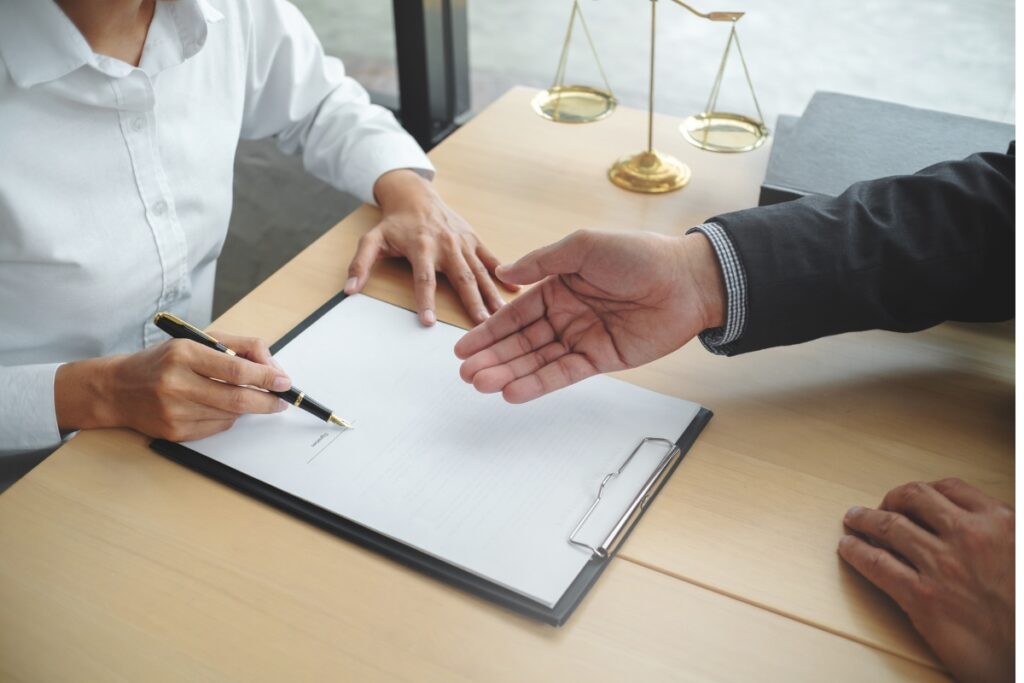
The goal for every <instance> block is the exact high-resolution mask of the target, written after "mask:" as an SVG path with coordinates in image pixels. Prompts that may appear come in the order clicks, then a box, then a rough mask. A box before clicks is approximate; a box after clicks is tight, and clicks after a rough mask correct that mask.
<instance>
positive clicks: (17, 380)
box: [0, 0, 432, 490]
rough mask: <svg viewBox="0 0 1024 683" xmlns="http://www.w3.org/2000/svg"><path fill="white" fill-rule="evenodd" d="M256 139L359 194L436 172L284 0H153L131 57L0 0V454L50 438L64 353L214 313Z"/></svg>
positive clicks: (50, 6) (38, 7)
mask: <svg viewBox="0 0 1024 683" xmlns="http://www.w3.org/2000/svg"><path fill="white" fill-rule="evenodd" d="M266 137H274V138H275V139H276V140H277V143H278V145H279V146H280V147H281V148H282V149H283V150H284V151H285V152H287V153H297V152H301V153H302V157H303V161H304V163H305V167H306V169H307V170H308V171H309V172H311V173H313V174H314V175H316V176H318V177H320V178H322V179H323V180H325V181H327V182H329V183H331V184H333V185H334V186H336V187H338V188H339V189H342V190H346V191H348V192H351V193H352V194H354V195H356V196H357V197H359V198H361V199H362V200H363V201H366V202H373V185H374V183H375V182H376V180H377V178H379V177H380V176H381V175H382V174H383V173H385V172H387V171H390V170H393V169H397V168H412V169H416V170H418V171H420V172H421V173H424V174H428V175H429V174H430V173H432V167H431V165H430V162H429V161H428V160H427V158H426V156H425V155H424V154H423V151H422V150H421V149H420V148H419V146H418V145H417V144H416V142H415V141H414V140H413V139H412V138H411V137H409V136H408V135H407V134H406V133H405V132H404V131H403V130H402V129H401V127H400V126H399V125H398V123H397V122H396V121H395V119H394V117H393V116H392V115H391V114H390V112H388V111H387V110H385V109H382V108H381V107H377V106H374V105H371V104H370V103H369V98H368V97H367V94H366V92H365V91H364V90H363V88H362V87H360V86H359V84H357V83H356V82H355V81H353V80H352V79H351V78H348V77H347V76H346V75H345V71H344V68H343V66H342V64H341V62H340V61H339V60H337V59H334V58H331V57H325V56H324V54H323V50H322V48H321V47H320V43H319V41H318V40H317V38H316V36H315V35H314V33H313V31H312V29H311V28H310V26H309V24H308V23H307V22H306V20H305V19H304V18H303V17H302V15H301V14H300V13H299V11H298V10H297V9H296V8H295V7H294V6H292V5H291V4H289V3H287V2H285V1H284V0H159V1H158V2H157V6H156V14H155V16H154V17H153V21H152V24H151V26H150V29H149V34H148V36H147V38H146V43H145V47H144V49H143V52H142V58H141V62H140V64H139V66H138V67H134V66H131V65H129V64H126V63H124V62H121V61H119V60H117V59H113V58H110V57H105V56H102V55H97V54H94V53H93V52H92V50H91V49H90V48H89V45H88V43H87V42H86V41H85V39H84V38H83V37H82V35H81V33H80V32H79V31H78V30H77V29H76V28H75V26H74V24H73V23H72V22H71V21H70V20H69V19H68V18H67V17H66V16H65V15H64V13H63V12H62V11H61V10H60V8H59V7H58V6H57V5H56V4H54V2H52V0H0V453H6V454H13V453H19V452H25V451H32V450H41V449H47V448H50V449H52V448H53V447H54V446H56V445H58V444H59V443H60V439H61V435H60V434H59V432H58V429H57V422H56V416H55V411H54V394H53V387H54V375H55V373H56V369H57V367H58V366H59V364H60V363H62V362H68V361H72V360H78V359H83V358H91V357H97V356H106V355H110V354H114V353H124V352H134V351H139V350H140V349H142V348H144V347H147V346H150V345H152V344H156V343H159V342H161V341H163V340H164V339H165V338H166V336H165V335H164V333H163V332H161V331H160V330H158V329H157V328H156V327H155V326H154V325H153V324H152V322H151V321H152V317H153V314H154V313H155V312H157V311H159V310H169V311H172V312H175V313H177V314H178V315H180V316H181V317H183V318H185V319H186V320H190V321H196V322H198V323H200V324H206V323H207V322H208V321H209V319H210V307H211V302H212V298H213V282H214V273H215V270H216V265H217V257H218V255H219V254H220V250H221V245H222V244H223V242H224V237H225V233H226V231H227V226H228V217H229V215H230V213H231V199H232V173H233V163H234V155H235V147H236V146H237V143H238V140H239V138H247V139H252V138H266ZM341 267H344V264H342V263H339V268H341ZM2 469H3V468H2V466H0V470H2ZM0 478H2V477H0ZM0 490H2V486H0Z"/></svg>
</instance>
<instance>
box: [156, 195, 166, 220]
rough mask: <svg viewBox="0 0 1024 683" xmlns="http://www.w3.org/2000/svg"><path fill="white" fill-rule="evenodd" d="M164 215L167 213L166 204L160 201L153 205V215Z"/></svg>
mask: <svg viewBox="0 0 1024 683" xmlns="http://www.w3.org/2000/svg"><path fill="white" fill-rule="evenodd" d="M165 213H167V202H165V201H164V200H162V199H161V200H160V201H158V202H157V203H156V204H154V205H153V215H154V216H163V215H164V214H165Z"/></svg>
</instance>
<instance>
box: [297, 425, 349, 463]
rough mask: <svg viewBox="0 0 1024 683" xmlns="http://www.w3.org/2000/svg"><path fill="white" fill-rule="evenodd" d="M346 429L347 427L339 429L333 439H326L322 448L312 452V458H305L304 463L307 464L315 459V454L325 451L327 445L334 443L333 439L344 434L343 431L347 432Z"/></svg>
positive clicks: (335, 439)
mask: <svg viewBox="0 0 1024 683" xmlns="http://www.w3.org/2000/svg"><path fill="white" fill-rule="evenodd" d="M347 431H348V430H347V429H342V430H341V431H339V432H338V434H337V436H335V437H334V438H333V439H331V440H330V441H328V442H327V443H325V444H324V447H323V448H321V449H320V450H318V451H317V452H316V453H314V454H313V457H312V458H310V459H309V460H307V461H306V464H307V465H308V464H309V463H311V462H313V460H315V459H316V456H318V455H320V454H321V453H323V452H324V451H326V450H327V449H328V447H330V445H331V444H332V443H334V442H335V441H337V440H338V437H339V436H341V435H342V434H344V433H345V432H347Z"/></svg>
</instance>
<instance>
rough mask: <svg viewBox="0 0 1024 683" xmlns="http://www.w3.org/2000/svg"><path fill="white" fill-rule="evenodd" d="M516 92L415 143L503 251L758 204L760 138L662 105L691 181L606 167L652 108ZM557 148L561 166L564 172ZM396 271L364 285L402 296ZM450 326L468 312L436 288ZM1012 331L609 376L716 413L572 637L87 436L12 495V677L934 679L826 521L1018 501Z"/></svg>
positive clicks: (289, 304) (233, 326)
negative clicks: (934, 493) (916, 496)
mask: <svg viewBox="0 0 1024 683" xmlns="http://www.w3.org/2000/svg"><path fill="white" fill-rule="evenodd" d="M531 94H532V93H531V92H530V91H527V90H523V89H516V90H513V91H511V92H510V93H509V94H507V95H506V96H505V97H503V98H502V99H501V100H499V101H498V102H497V103H495V104H494V105H493V106H492V107H491V108H490V109H488V110H487V111H486V112H484V113H482V114H481V115H480V116H478V117H477V118H476V119H474V120H473V121H472V122H470V123H469V124H468V125H467V126H465V127H464V128H463V129H462V130H460V131H459V132H458V133H456V134H455V135H454V136H452V137H451V138H450V139H449V140H447V141H446V142H445V143H443V144H442V145H441V146H440V147H438V148H437V149H436V150H434V152H432V154H431V156H432V158H433V160H434V162H435V164H436V165H437V167H438V170H439V178H438V180H437V184H438V185H439V187H440V189H441V191H442V192H443V194H444V195H445V196H446V198H447V199H448V201H449V202H450V203H451V204H452V205H453V206H454V207H456V208H457V209H458V210H459V211H460V212H462V213H463V215H465V216H466V218H468V219H469V220H470V221H471V222H472V223H473V224H474V225H475V226H476V228H477V229H478V230H479V232H480V234H481V235H482V236H483V238H484V239H485V240H486V241H487V243H488V244H489V245H490V246H491V247H492V248H493V249H495V251H496V252H497V253H498V254H499V255H500V256H501V257H503V258H505V259H508V260H511V259H513V258H515V257H516V256H518V255H520V254H521V253H523V252H525V251H526V250H528V249H531V248H534V247H537V246H540V245H542V244H546V243H548V242H551V241H553V240H555V239H557V238H558V237H561V236H562V235H564V234H566V233H567V232H569V231H571V230H572V229H574V228H577V227H585V226H593V227H617V228H644V229H651V230H659V231H662V232H667V233H674V234H680V233H682V232H683V231H684V230H685V229H686V228H687V227H689V226H690V225H692V224H694V223H697V222H699V221H701V220H703V219H705V218H707V217H708V216H710V215H713V214H714V213H717V212H722V211H726V210H730V209H736V208H742V207H745V206H750V205H753V204H754V203H755V202H756V193H757V186H758V183H759V181H760V178H761V177H762V174H763V170H764V165H765V163H766V161H767V150H760V151H758V152H755V153H752V154H747V155H738V156H727V155H712V154H708V153H704V152H700V151H699V150H696V149H694V148H691V147H689V146H688V145H687V144H686V143H685V142H684V141H683V140H682V139H681V138H680V137H679V136H678V135H677V134H676V133H675V131H674V126H675V124H676V121H675V120H673V119H670V118H663V117H658V119H657V131H656V141H657V144H658V146H659V148H661V149H664V150H665V151H666V152H669V153H672V154H674V155H676V156H678V157H680V158H682V159H683V160H684V161H686V162H687V163H689V164H690V165H691V166H692V168H693V170H694V180H693V182H692V183H691V185H690V186H689V187H688V188H686V189H684V190H683V191H681V192H678V193H675V194H672V195H668V196H663V197H645V196H639V195H633V194H629V193H626V192H624V191H621V190H618V189H617V188H615V187H613V186H611V185H610V184H608V183H607V181H606V180H605V179H604V172H605V168H606V167H607V165H608V163H609V162H610V161H611V160H612V159H614V158H616V157H617V156H618V155H620V154H623V153H626V152H631V151H634V150H635V149H639V148H640V147H641V146H642V145H643V142H644V139H643V117H642V114H640V113H639V112H635V111H630V110H620V111H619V112H617V113H616V114H615V115H614V116H613V117H611V118H610V119H608V120H606V121H603V122H600V123H597V124H593V125H588V126H559V125H555V124H550V123H547V122H544V121H542V120H541V119H539V118H537V117H536V116H535V115H533V114H532V113H531V112H530V110H529V107H528V101H529V98H530V96H531ZM568 160H571V162H570V161H568ZM375 217H376V213H375V211H374V210H373V209H370V208H368V207H364V208H362V209H360V210H359V211H357V212H356V213H354V214H353V215H352V216H350V217H349V218H347V219H346V220H345V221H343V222H342V223H340V224H339V225H338V226H336V227H335V228H333V229H332V230H331V231H330V232H329V233H328V234H327V235H325V236H324V237H323V238H322V239H320V240H319V241H318V242H316V243H315V244H314V245H313V246H311V247H310V248H309V249H307V250H306V251H304V252H303V253H301V254H300V255H299V256H298V257H296V258H295V259H294V260H293V261H292V262H291V263H289V264H288V265H287V266H285V267H284V268H283V269H282V270H281V271H279V272H278V273H276V274H275V275H274V276H273V277H271V278H270V279H269V280H267V281H266V282H265V283H263V284H262V285H260V286H259V287H258V288H257V289H256V290H255V291H254V292H253V293H252V294H250V295H249V296H248V297H246V298H245V300H243V301H242V302H241V303H239V304H238V305H237V306H236V307H234V308H233V309H231V310H230V311H228V313H226V314H225V315H224V316H223V317H222V318H221V319H220V320H219V321H218V322H217V323H216V327H217V328H219V329H222V330H229V331H233V332H239V333H245V334H258V335H262V336H264V337H265V338H267V339H270V340H272V339H275V338H277V337H278V336H280V335H281V334H283V333H284V332H285V331H287V330H288V329H290V328H291V327H292V326H293V325H295V324H296V323H297V322H298V321H300V320H301V319H302V318H304V317H305V316H306V315H307V314H308V313H309V312H310V311H312V310H313V309H314V308H316V307H317V306H318V305H319V304H321V303H322V302H323V301H325V300H326V299H327V298H329V297H330V295H332V294H333V293H334V292H336V291H337V290H339V289H340V288H341V287H342V285H343V283H344V280H345V272H344V266H345V264H347V262H348V259H349V257H350V255H351V254H352V253H353V251H354V248H355V243H356V240H357V239H358V237H359V236H360V235H361V234H362V233H363V232H364V231H365V230H366V229H367V228H369V227H370V226H371V225H372V224H373V223H374V220H375ZM410 280H411V278H410V275H409V271H408V269H407V268H406V267H405V265H404V264H402V263H399V262H392V263H386V264H381V266H379V267H378V269H377V271H376V274H375V276H374V278H373V279H372V280H371V283H370V285H369V287H368V291H369V293H371V294H373V295H375V296H379V297H382V298H385V299H388V300H391V301H393V302H395V303H398V304H401V305H406V306H410V307H411V306H412V304H413V297H412V289H411V286H410ZM438 313H439V316H440V317H441V318H442V319H444V320H448V321H451V322H456V323H460V324H466V322H467V319H466V318H465V316H464V315H463V313H462V312H461V310H460V309H459V307H458V305H457V302H456V301H455V298H454V297H453V296H452V294H451V292H450V291H449V290H448V289H447V288H445V289H444V290H443V291H442V292H441V293H440V295H439V298H438ZM1012 350H1013V329H1012V327H1006V326H993V327H989V328H970V327H966V326H943V327H940V328H936V329H935V330H932V331H929V332H926V333H922V334H917V335H895V334H885V333H869V334H860V335H850V336H846V337H840V338H836V339H831V340H825V341H820V342H815V343H813V344H807V345H803V346H800V347H794V348H789V349H779V350H773V351H767V352H763V353H760V354H755V355H752V356H749V357H740V358H733V359H722V358H717V357H714V356H712V355H710V354H708V353H706V352H705V351H703V350H702V349H700V348H699V346H698V345H697V344H691V345H690V346H688V347H686V348H684V349H683V350H681V351H680V352H678V353H676V354H673V355H672V356H670V357H669V358H666V359H663V360H662V361H659V362H657V363H654V364H652V365H650V366H648V367H646V368H642V369H639V370H635V371H631V372H628V373H623V374H622V377H623V378H625V379H627V380H629V381H633V382H637V383H640V384H644V385H646V386H650V387H652V388H654V389H657V390H659V391H664V392H666V393H671V394H677V395H679V396H682V397H685V398H689V399H692V400H695V401H700V402H702V403H704V404H705V405H707V406H709V407H710V408H712V409H713V410H714V411H715V412H716V417H715V419H714V420H713V421H712V423H711V426H710V428H709V429H708V430H707V431H706V432H705V434H704V435H703V436H702V437H701V439H700V440H699V441H698V443H697V445H696V447H695V448H694V449H693V451H692V452H691V453H690V454H689V455H688V456H687V458H686V460H685V461H684V463H683V465H682V466H681V467H680V469H679V471H678V472H677V473H676V475H675V476H674V477H673V479H672V481H671V483H670V484H669V486H668V487H667V488H666V489H665V491H664V492H663V493H662V495H661V496H660V497H659V499H658V501H657V503H656V504H655V505H654V506H653V508H652V509H651V511H650V512H649V513H648V514H647V516H646V517H645V519H644V521H643V522H642V524H641V525H640V527H639V528H638V530H637V532H636V533H635V534H634V535H633V536H632V538H631V539H630V541H629V542H628V544H627V545H626V546H625V547H624V549H623V552H622V554H621V555H620V557H619V558H618V559H617V560H616V561H615V562H613V563H612V566H611V567H610V568H609V570H608V572H606V574H605V575H604V577H602V579H601V580H600V581H599V582H598V584H597V585H596V586H595V588H594V590H593V591H592V592H591V594H590V595H589V596H588V598H587V599H586V601H585V602H584V604H583V605H582V606H581V608H580V610H579V611H578V612H577V613H576V614H575V615H574V616H573V618H572V619H571V620H570V622H569V624H568V625H566V626H565V627H564V628H562V629H553V628H550V627H546V626H542V625H539V624H535V623H532V622H529V621H527V620H525V619H522V618H519V617H517V616H514V615H511V614H509V613H507V612H505V611H503V610H501V609H499V608H496V607H493V606H492V605H490V604H489V603H486V602H483V601H481V600H477V599H475V598H472V597H469V596H467V595H464V594H462V593H461V592H458V591H456V590H453V589H450V588H447V587H446V586H443V585H441V584H439V583H437V582H435V581H432V580H430V579H428V578H425V577H423V576H420V575H418V574H416V573H415V572H411V571H409V570H406V569H404V568H402V567H400V566H397V565H395V564H394V563H392V562H389V561H388V560H385V559H382V558H380V557H378V556H376V555H374V554H372V553H369V552H367V551H364V550H362V549H360V548H358V547H354V546H352V545H350V544H348V543H345V542H343V541H340V540H338V539H336V538H334V537H332V536H329V535H327V534H325V533H323V532H320V531H318V530H316V529H314V528H311V527H309V526H307V525H305V524H303V523H301V522H299V521H297V520H294V519H292V518H290V517H288V516H286V515H284V514H282V513H279V512H277V511H275V510H273V509H270V508H268V507H266V506H264V505H262V504H260V503H258V502H256V501H254V500H251V499H249V498H247V497H245V496H242V495H240V494H237V493H235V492H233V491H231V490H229V489H227V488H225V487H223V486H221V485H219V484H217V483H215V482H213V481H210V480H207V479H205V478H203V477H201V476H199V475H197V474H194V473H192V472H191V471H188V470H186V469H184V468H181V467H179V466H177V465H175V464H173V463H171V462H169V461H167V460H164V459H163V458H161V457H159V456H157V455H156V454H154V453H152V452H151V451H150V450H149V449H148V448H147V447H146V444H147V440H146V439H144V438H142V437H141V436H139V435H136V434H133V433H130V432H126V431H123V430H106V431H95V432H89V433H83V434H80V435H79V436H77V437H76V438H75V439H73V440H72V441H71V442H70V443H69V444H68V445H66V446H65V447H63V448H62V449H61V450H60V451H58V452H57V453H56V454H55V455H53V456H52V457H50V458H49V459H48V460H47V461H46V462H44V463H43V464H42V465H40V466H39V467H38V468H36V469H35V470H34V471H33V472H32V473H31V474H29V475H28V476H27V477H25V478H24V479H23V480H22V481H20V482H19V483H18V484H16V485H15V486H14V487H12V488H11V489H9V490H8V491H7V492H6V493H4V494H3V495H0V549H2V550H0V679H2V680H48V681H49V680H75V681H79V680H122V679H123V680H148V681H155V680H182V679H185V680H244V681H255V680H267V681H274V680H283V679H289V680H310V679H331V680H336V679H351V680H382V679H396V678H397V679H414V680H417V681H421V680H446V681H450V680H487V681H492V680H495V681H496V680H509V681H512V680H545V679H553V680H576V679H583V678H584V677H586V678H587V679H590V680H626V679H640V678H641V677H649V678H652V679H655V680H661V679H673V680H700V681H704V680H711V679H713V680H723V681H751V680H787V681H795V680H806V681H819V680H836V681H846V680H849V681H863V680H872V681H876V680H877V681H882V680H926V681H931V680H945V676H944V675H943V674H942V673H941V672H940V671H939V670H938V667H937V665H936V664H935V662H934V660H933V659H932V658H931V656H930V655H929V654H928V652H927V650H926V649H925V648H924V647H923V645H922V644H921V643H920V642H919V640H918V639H917V637H916V636H915V635H914V634H913V632H912V631H911V629H910V628H909V625H908V624H907V622H906V620H905V619H904V618H903V617H902V616H901V614H900V613H899V611H898V610H897V609H896V608H895V607H894V606H893V605H892V604H890V603H889V602H888V601H887V600H886V599H884V597H883V596H881V595H880V594H879V593H878V592H877V591H875V590H874V589H872V588H871V587H869V586H867V585H865V583H864V582H863V581H861V580H860V579H859V578H857V577H856V576H854V575H853V574H852V573H851V572H850V571H848V570H847V569H846V568H845V567H843V566H842V565H841V563H840V562H839V560H838V559H837V557H836V555H835V543H836V541H837V539H838V536H839V533H840V521H839V520H840V518H841V515H842V512H843V511H844V510H845V509H846V507H848V506H849V505H852V504H854V503H869V504H873V503H877V501H878V500H879V499H880V497H881V496H882V494H883V493H884V492H885V491H886V490H888V489H889V488H891V487H892V486H895V485H897V484H900V483H903V482H905V481H910V480H913V479H928V478H936V477H940V476H946V475H959V476H962V477H964V478H966V479H968V480H970V481H972V482H974V483H976V484H978V485H980V486H982V487H983V488H984V489H986V490H987V491H989V492H991V493H993V494H996V495H1000V496H1002V497H1003V498H1006V499H1007V500H1011V499H1012V495H1013V488H1012V481H1013V451H1012V448H1013V446H1012V444H1013V423H1012V419H1013V417H1012V415H1013V396H1014V387H1013V356H1012Z"/></svg>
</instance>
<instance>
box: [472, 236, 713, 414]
mask: <svg viewBox="0 0 1024 683" xmlns="http://www.w3.org/2000/svg"><path fill="white" fill-rule="evenodd" d="M497 276H498V278H499V279H500V280H501V281H502V282H505V283H508V284H518V285H526V284H532V283H535V282H539V283H540V284H539V285H537V286H536V287H534V288H533V289H531V290H530V291H529V292H527V293H525V294H523V295H522V296H520V297H519V298H518V299H516V300H515V301H513V302H512V303H511V304H508V305H506V306H504V307H503V308H501V309H500V310H499V311H498V312H497V313H496V314H495V315H494V316H492V317H491V318H490V319H489V320H487V321H486V322H485V323H484V324H482V325H480V326H478V327H477V328H475V329H473V330H472V331H470V332H469V333H468V334H466V336H464V337H463V338H462V339H461V340H459V342H458V344H456V346H455V353H456V355H457V356H458V357H459V358H462V359H464V361H465V362H464V363H463V364H462V368H461V374H462V378H463V379H464V380H466V381H467V382H472V383H473V385H474V386H475V387H476V388H477V389H478V390H479V391H482V392H485V393H493V392H498V391H500V392H502V395H503V396H504V398H505V400H506V401H509V402H510V403H524V402H526V401H530V400H533V399H535V398H538V397H539V396H543V395H544V394H547V393H550V392H552V391H555V390H557V389H561V388H562V387H565V386H568V385H570V384H573V383H575V382H579V381H580V380H583V379H586V378H587V377H590V376H592V375H596V374H598V373H603V372H612V371H615V370H623V369H626V368H632V367H636V366H638V365H642V364H644V363H647V362H649V361H652V360H655V359H656V358H660V357H661V356H664V355H666V354H668V353H670V352H672V351H674V350H675V349H677V348H679V347H680V346H682V345H683V344H685V343H686V342H688V341H689V340H690V339H692V338H693V337H694V336H696V335H697V334H698V333H700V332H701V331H703V330H705V329H708V328H712V327H718V326H721V325H722V323H723V319H724V310H725V293H724V285H723V282H722V275H721V271H720V269H719V265H718V261H717V258H716V257H715V254H714V250H713V249H712V247H711V244H710V242H708V240H707V238H706V237H704V236H703V235H701V234H691V235H687V236H685V237H666V236H664V235H658V234H655V233H646V232H645V233H615V232H600V231H594V230H583V231H578V232H575V233H573V234H572V235H569V236H568V237H566V238H565V239H563V240H561V241H560V242H557V243H555V244H553V245H551V246H548V247H544V248H542V249H538V250H536V251H534V252H531V253H530V254H527V255H526V256H524V257H523V258H521V259H519V261H517V262H516V263H514V264H512V265H510V266H502V267H500V268H498V269H497Z"/></svg>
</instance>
